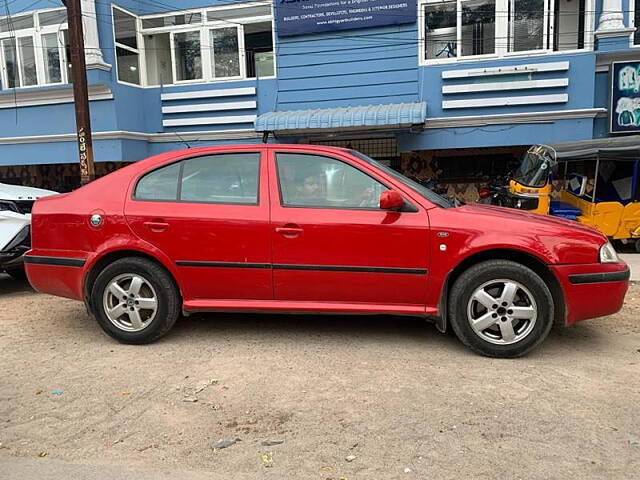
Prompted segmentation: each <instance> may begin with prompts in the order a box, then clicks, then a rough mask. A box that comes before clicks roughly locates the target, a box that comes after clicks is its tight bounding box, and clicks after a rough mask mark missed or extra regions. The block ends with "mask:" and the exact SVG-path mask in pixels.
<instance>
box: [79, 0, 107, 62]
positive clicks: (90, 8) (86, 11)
mask: <svg viewBox="0 0 640 480" xmlns="http://www.w3.org/2000/svg"><path fill="white" fill-rule="evenodd" d="M80 4H81V8H82V29H83V30H84V52H85V59H86V62H87V68H88V69H89V68H102V69H110V68H111V65H109V64H108V63H107V62H105V61H104V58H102V51H101V50H100V41H99V39H98V20H97V18H96V4H95V1H94V0H81V1H80Z"/></svg>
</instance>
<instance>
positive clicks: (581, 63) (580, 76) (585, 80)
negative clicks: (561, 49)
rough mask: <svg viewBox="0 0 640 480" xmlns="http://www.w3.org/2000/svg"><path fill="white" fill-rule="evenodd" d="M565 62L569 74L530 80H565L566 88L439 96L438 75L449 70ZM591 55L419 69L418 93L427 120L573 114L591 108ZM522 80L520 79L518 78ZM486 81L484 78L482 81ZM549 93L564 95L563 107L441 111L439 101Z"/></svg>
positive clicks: (448, 82)
mask: <svg viewBox="0 0 640 480" xmlns="http://www.w3.org/2000/svg"><path fill="white" fill-rule="evenodd" d="M567 60H568V61H569V70H568V72H567V71H558V72H545V73H543V74H537V73H536V74H533V75H534V76H533V77H532V79H547V78H567V77H568V78H569V86H568V87H567V88H538V89H527V90H517V91H516V90H513V91H505V90H495V91H492V92H482V93H468V94H453V95H442V87H443V80H442V72H443V71H450V70H464V69H470V68H487V67H502V66H515V65H525V64H534V63H549V62H562V61H567ZM594 71H595V54H594V53H592V52H587V53H580V54H573V55H539V56H530V57H525V58H517V59H500V60H490V61H484V62H461V63H449V64H440V65H429V66H425V67H421V69H420V72H421V89H422V92H423V96H424V100H425V101H426V102H427V115H428V117H429V118H438V117H458V116H464V115H495V114H507V113H524V112H542V111H550V110H573V109H582V108H592V107H593V95H592V93H591V92H593V89H594V74H593V73H594ZM504 77H506V76H494V77H492V78H493V79H494V80H493V81H496V82H497V81H503V80H510V79H509V78H504ZM520 77H521V78H522V76H520ZM484 78H487V77H484ZM471 82H472V80H470V79H456V80H455V81H454V80H453V79H452V80H446V85H456V84H460V83H471ZM553 93H566V94H568V95H569V101H568V102H567V103H559V104H529V105H514V106H507V107H480V108H453V109H442V100H443V99H444V100H456V99H463V98H464V99H472V98H495V97H518V96H529V95H545V94H553Z"/></svg>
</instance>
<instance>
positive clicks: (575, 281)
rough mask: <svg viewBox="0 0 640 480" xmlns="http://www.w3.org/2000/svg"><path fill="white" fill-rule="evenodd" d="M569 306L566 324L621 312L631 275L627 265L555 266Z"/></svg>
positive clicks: (622, 263) (620, 263)
mask: <svg viewBox="0 0 640 480" xmlns="http://www.w3.org/2000/svg"><path fill="white" fill-rule="evenodd" d="M551 270H552V271H553V273H554V274H555V276H556V278H557V279H558V281H559V282H560V286H561V287H562V290H563V292H564V300H565V306H566V313H565V318H566V324H567V325H571V324H573V323H576V322H579V321H581V320H587V319H589V318H597V317H604V316H606V315H612V314H614V313H617V312H619V311H620V310H621V309H622V306H623V305H624V297H625V295H626V293H627V289H628V288H629V278H630V274H631V272H630V271H629V267H628V266H627V264H626V263H624V262H619V263H595V264H584V265H582V264H581V265H552V266H551Z"/></svg>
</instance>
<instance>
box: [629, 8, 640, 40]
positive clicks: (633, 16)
mask: <svg viewBox="0 0 640 480" xmlns="http://www.w3.org/2000/svg"><path fill="white" fill-rule="evenodd" d="M636 1H638V0H631V1H630V2H629V28H640V25H636ZM635 33H636V32H635V31H632V32H631V33H630V34H629V47H630V48H640V42H639V43H635ZM639 39H640V37H639Z"/></svg>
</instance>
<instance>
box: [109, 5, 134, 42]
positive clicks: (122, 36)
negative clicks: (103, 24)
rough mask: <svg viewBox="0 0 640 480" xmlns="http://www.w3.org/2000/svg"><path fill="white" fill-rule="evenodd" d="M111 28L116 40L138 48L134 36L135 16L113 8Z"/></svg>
mask: <svg viewBox="0 0 640 480" xmlns="http://www.w3.org/2000/svg"><path fill="white" fill-rule="evenodd" d="M113 28H114V30H115V33H116V42H117V43H119V44H120V45H126V46H127V47H131V48H138V40H137V38H136V17H134V16H133V15H129V14H128V13H126V12H123V11H122V10H119V9H117V8H114V9H113Z"/></svg>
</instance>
